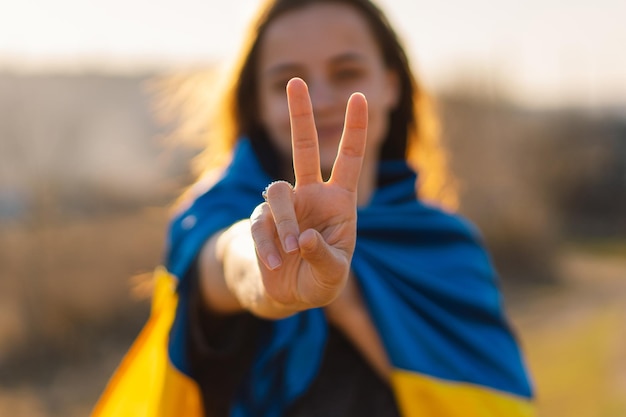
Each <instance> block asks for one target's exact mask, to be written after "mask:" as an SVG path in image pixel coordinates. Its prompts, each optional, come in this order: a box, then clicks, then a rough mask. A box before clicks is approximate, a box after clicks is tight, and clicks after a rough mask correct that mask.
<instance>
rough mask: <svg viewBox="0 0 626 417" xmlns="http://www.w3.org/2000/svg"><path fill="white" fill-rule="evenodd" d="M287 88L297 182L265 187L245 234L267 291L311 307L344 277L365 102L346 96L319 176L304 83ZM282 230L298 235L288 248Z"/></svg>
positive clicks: (326, 299) (331, 295) (352, 234)
mask: <svg viewBox="0 0 626 417" xmlns="http://www.w3.org/2000/svg"><path fill="white" fill-rule="evenodd" d="M287 95H288V100H289V111H290V118H291V125H292V144H293V159H294V171H295V178H296V186H295V189H294V190H293V191H292V190H291V188H290V187H289V186H288V185H287V183H284V182H278V183H273V184H271V185H270V186H269V187H268V189H267V203H265V204H264V205H262V206H260V209H258V210H257V213H258V215H257V216H256V217H255V216H253V222H252V234H253V238H254V240H255V244H256V247H257V253H258V256H259V259H260V261H261V262H260V263H259V265H260V269H261V273H262V276H263V284H264V287H265V289H266V292H267V294H268V295H269V296H270V297H271V298H272V299H274V300H275V301H277V302H279V303H281V304H285V305H290V306H293V307H296V308H311V307H317V306H323V305H326V304H328V303H330V302H331V301H332V300H333V299H335V298H336V296H337V295H338V294H339V292H340V291H341V289H342V288H343V286H344V285H345V282H346V280H347V277H348V273H349V269H350V261H351V259H352V253H353V251H354V245H355V241H356V201H357V199H356V189H357V184H358V178H359V173H360V169H361V164H362V160H363V155H364V152H365V138H366V127H367V104H366V101H365V99H364V97H363V96H362V95H359V94H357V95H353V96H352V97H351V99H350V100H349V103H348V108H347V111H346V122H345V127H344V133H343V136H342V140H341V143H340V145H339V152H338V156H337V160H336V161H335V164H334V166H333V171H332V174H331V177H330V179H329V180H328V181H327V182H324V181H323V180H322V176H321V172H320V161H319V151H318V147H317V133H316V129H315V122H314V120H313V112H312V108H311V103H310V99H309V95H308V91H307V88H306V84H304V82H303V81H302V80H299V79H294V80H292V81H291V82H290V83H289V85H288V88H287ZM289 236H292V237H293V238H295V240H297V246H296V247H295V248H293V244H292V247H290V246H289V245H288V243H287V242H288V240H289ZM293 238H292V241H293V240H294V239H293ZM287 249H292V250H289V251H287ZM293 249H295V250H293ZM272 253H273V254H274V255H277V256H278V257H279V258H280V260H281V264H280V266H276V264H275V262H274V264H273V265H272V262H271V261H268V259H269V257H270V256H271V254H272ZM271 266H274V268H271Z"/></svg>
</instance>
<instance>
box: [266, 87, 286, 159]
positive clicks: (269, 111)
mask: <svg viewBox="0 0 626 417" xmlns="http://www.w3.org/2000/svg"><path fill="white" fill-rule="evenodd" d="M259 104H260V111H261V123H262V124H263V127H264V128H265V130H266V131H267V133H268V134H269V139H270V140H271V141H272V143H273V144H274V146H276V147H277V148H278V150H279V151H280V152H281V153H282V154H283V156H286V157H290V155H291V130H290V125H289V109H288V107H287V100H286V99H284V98H279V97H274V98H272V97H267V96H265V97H264V96H262V97H261V100H259Z"/></svg>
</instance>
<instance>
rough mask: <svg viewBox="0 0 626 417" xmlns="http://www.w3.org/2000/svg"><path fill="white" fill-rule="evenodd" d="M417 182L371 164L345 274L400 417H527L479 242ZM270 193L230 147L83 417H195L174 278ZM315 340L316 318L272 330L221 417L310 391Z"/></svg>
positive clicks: (186, 217) (269, 408) (246, 153)
mask: <svg viewBox="0 0 626 417" xmlns="http://www.w3.org/2000/svg"><path fill="white" fill-rule="evenodd" d="M415 180H416V177H415V174H414V173H413V172H412V171H411V170H410V169H409V168H408V167H407V165H406V164H405V163H404V162H403V161H394V162H385V163H383V164H382V166H381V169H380V181H379V182H380V186H379V188H378V189H377V191H376V193H375V194H374V197H373V199H372V201H371V202H370V204H369V205H368V206H367V207H363V208H360V209H359V212H358V225H357V245H356V248H355V252H354V256H353V261H352V270H353V272H354V275H355V276H356V278H357V280H358V285H359V287H360V289H361V292H362V294H363V297H364V299H365V302H366V305H367V307H368V310H369V313H370V316H371V317H372V320H373V321H374V324H375V326H376V327H377V329H378V332H379V334H380V336H381V338H382V341H383V344H384V346H385V349H386V351H387V354H388V357H389V358H390V360H391V363H392V365H393V368H394V370H393V372H392V377H391V384H392V388H393V390H394V392H395V394H396V398H397V401H398V404H399V408H400V410H401V413H402V415H403V416H438V417H457V416H458V417H460V416H463V417H478V416H480V417H487V416H507V417H522V416H532V415H533V414H534V412H533V406H532V390H531V386H530V383H529V379H528V376H527V372H526V369H525V366H524V363H523V360H522V355H521V353H520V349H519V346H518V344H517V342H516V340H515V338H514V336H513V333H512V332H511V330H510V328H509V326H508V324H507V321H506V319H505V317H504V314H503V309H502V304H501V303H502V301H501V296H500V292H499V290H498V288H497V276H496V273H495V271H494V269H493V267H492V264H491V261H490V259H489V257H488V255H487V253H486V251H485V250H484V247H483V244H482V242H481V239H480V236H479V235H478V233H477V231H476V230H475V229H474V228H473V226H471V225H470V224H469V223H468V222H466V221H465V220H463V219H462V218H460V217H459V216H456V215H452V214H450V213H446V212H444V211H441V210H440V209H438V208H435V207H431V206H428V205H425V204H423V203H422V202H420V201H419V200H417V199H416V196H415V192H414V189H415V187H414V185H415ZM270 181H271V179H270V178H269V177H267V174H265V172H264V171H263V170H262V169H261V167H260V165H259V163H258V161H257V160H256V158H255V155H254V153H253V151H252V148H251V145H250V144H249V142H248V141H246V140H242V141H241V142H240V143H239V145H238V147H237V149H236V152H235V155H234V158H233V161H232V163H231V165H230V167H229V169H228V170H227V171H226V172H225V174H224V176H223V177H222V179H221V180H219V181H218V182H217V183H215V184H214V185H213V186H211V187H210V188H209V189H208V190H207V191H205V192H202V193H200V194H199V196H198V197H197V198H195V199H194V201H193V203H192V204H190V205H189V207H188V208H187V209H186V210H185V211H184V212H183V213H181V214H180V215H178V216H177V218H176V219H174V221H173V222H172V224H171V229H170V235H169V245H168V257H167V262H166V266H167V270H165V269H159V270H157V273H156V276H157V285H156V291H155V295H154V300H153V310H152V314H151V317H150V319H149V321H148V323H147V325H146V327H145V328H144V330H143V331H142V333H141V334H140V336H139V337H138V339H137V341H136V342H135V344H134V345H133V347H132V348H131V350H130V352H129V353H128V355H127V357H126V358H125V359H124V361H123V362H122V364H121V366H120V368H119V370H118V371H117V373H116V374H115V375H114V377H113V378H112V380H111V382H110V383H109V386H108V387H107V389H106V390H105V393H104V394H103V396H102V398H101V400H100V402H99V403H98V404H97V405H96V408H95V410H94V414H93V415H94V416H95V417H111V416H120V417H124V416H146V417H148V416H149V417H153V416H168V417H170V416H202V415H203V411H202V404H201V399H200V394H199V389H198V387H197V385H196V383H195V381H194V380H193V379H192V378H191V377H189V375H190V374H191V372H190V369H189V364H188V362H187V358H186V357H185V355H184V352H185V351H186V347H185V343H186V337H185V335H186V331H187V309H188V298H189V294H188V293H189V283H188V282H186V280H185V278H184V277H185V275H186V273H187V271H188V269H189V267H190V265H191V263H192V262H193V261H194V259H195V258H196V256H197V253H198V251H199V249H200V247H201V246H202V244H203V242H204V241H205V240H206V239H207V238H208V237H209V236H211V235H212V234H213V233H215V232H217V231H218V230H221V229H222V228H224V227H227V226H228V225H230V224H232V223H234V222H235V221H237V220H239V219H241V218H246V217H248V216H249V214H250V213H251V211H252V209H253V208H254V207H255V206H256V205H257V204H259V203H260V201H261V200H260V193H259V190H262V189H263V188H264V187H265V185H266V184H267V183H269V182H270ZM168 271H169V272H168ZM179 278H182V279H179ZM326 334H327V323H326V321H325V317H324V315H323V312H322V311H321V310H319V309H314V310H309V311H306V312H302V313H299V314H296V315H294V316H292V317H289V318H287V319H283V320H277V321H274V322H271V325H270V326H267V334H266V335H264V337H263V338H262V339H263V340H264V342H263V344H262V345H261V346H260V347H259V349H258V352H257V355H256V359H255V362H254V364H253V367H252V369H251V371H250V373H249V376H248V377H247V379H246V380H245V381H243V383H242V386H241V387H240V390H239V391H238V396H237V400H236V401H235V403H234V404H233V406H232V409H231V416H233V417H248V416H250V417H251V416H255V417H256V416H259V417H274V416H275V417H279V416H281V415H283V414H284V413H285V410H287V408H288V407H289V406H290V405H291V404H292V403H293V401H294V400H295V399H296V398H298V397H299V396H300V395H302V393H304V392H305V391H306V389H307V388H308V387H309V385H310V384H311V382H312V380H313V379H314V378H315V375H316V372H317V370H318V368H319V365H320V363H321V358H322V353H323V349H324V344H325V341H326Z"/></svg>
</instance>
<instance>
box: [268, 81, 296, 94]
mask: <svg viewBox="0 0 626 417" xmlns="http://www.w3.org/2000/svg"><path fill="white" fill-rule="evenodd" d="M290 79H291V77H284V78H278V79H275V80H273V81H272V82H271V83H270V88H271V90H272V91H274V92H276V93H284V92H285V88H287V83H288V82H289V80H290Z"/></svg>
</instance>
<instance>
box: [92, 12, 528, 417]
mask: <svg viewBox="0 0 626 417" xmlns="http://www.w3.org/2000/svg"><path fill="white" fill-rule="evenodd" d="M233 80H234V81H233V83H232V88H231V90H230V91H229V92H227V94H226V95H225V99H224V105H223V107H222V109H223V111H224V114H223V115H222V119H221V123H222V126H223V127H224V129H222V130H216V132H219V134H220V137H219V139H218V140H217V141H214V142H213V146H212V147H210V148H209V150H210V151H211V152H212V156H213V157H214V158H215V159H214V160H223V159H224V158H220V156H223V155H229V156H230V155H232V157H231V159H230V161H229V163H228V165H227V166H226V168H225V169H224V170H223V172H222V174H221V175H220V176H219V177H218V179H217V180H215V179H214V180H209V179H208V178H216V176H215V175H211V176H208V175H207V176H205V177H204V178H205V179H204V180H201V181H199V182H198V183H197V184H196V185H195V186H194V187H193V188H192V190H191V192H190V193H189V194H188V196H187V198H186V204H185V205H184V207H182V208H181V209H180V212H179V214H178V215H177V216H176V218H175V219H174V220H173V221H172V226H171V229H170V236H169V247H168V257H167V262H166V267H167V270H168V272H169V273H168V274H165V276H173V277H174V278H175V279H176V296H177V299H174V298H172V297H171V294H170V295H168V290H167V289H163V288H157V293H156V294H155V308H154V309H153V317H152V318H151V322H150V323H149V325H148V326H147V329H148V330H146V331H145V332H144V333H143V334H142V336H140V340H139V342H138V346H139V347H135V348H133V350H131V353H130V354H129V356H128V358H127V359H126V361H125V363H124V364H123V366H122V371H121V372H120V373H119V374H118V376H117V377H116V379H114V381H113V383H112V384H111V385H110V388H109V390H108V391H107V393H105V396H104V399H103V400H102V401H101V403H100V404H99V406H98V407H97V409H96V413H95V414H96V415H123V414H122V411H121V410H122V409H124V410H127V409H128V403H129V400H131V399H132V398H136V401H135V403H134V405H133V406H134V407H143V409H146V407H147V408H148V409H150V407H152V408H151V409H150V410H151V411H145V414H144V415H207V416H218V415H219V416H221V415H232V416H318V415H319V416H327V415H338V416H339V415H341V416H350V415H368V416H378V415H380V416H393V415H403V416H409V415H436V416H457V415H464V416H465V415H476V416H482V415H507V416H518V415H531V414H532V407H531V405H530V398H531V389H530V386H529V383H528V380H527V377H526V373H525V370H524V367H523V364H522V361H521V358H520V355H519V351H518V348H517V345H516V343H515V341H514V339H513V337H512V336H511V333H510V331H509V330H508V327H507V325H506V321H505V320H504V317H503V315H502V309H501V306H500V297H499V293H498V290H497V287H496V283H495V273H494V271H493V268H492V267H491V265H490V262H489V258H488V256H487V255H486V253H485V251H484V249H483V248H482V246H481V243H480V240H479V238H478V237H477V235H476V232H475V231H474V230H473V228H472V227H471V226H469V225H468V224H467V223H466V222H465V221H463V220H462V219H460V218H458V217H457V216H454V215H452V214H449V213H446V212H445V211H442V210H441V209H438V208H435V207H433V206H430V205H426V204H424V203H423V202H422V201H423V199H424V198H428V199H436V198H437V197H439V201H440V202H445V201H447V200H446V199H448V201H449V196H450V195H449V194H448V195H447V196H446V190H445V189H444V187H443V186H442V184H443V183H444V182H443V181H442V179H443V178H445V175H443V174H444V173H445V167H444V166H443V159H442V157H441V153H440V152H439V149H438V148H437V146H436V142H434V141H433V139H432V136H429V132H428V131H429V128H430V127H432V121H431V120H430V117H431V116H430V115H429V114H428V113H427V110H428V107H427V100H426V98H425V96H424V93H423V92H422V91H421V90H420V88H419V86H418V85H417V83H416V82H415V80H414V78H413V77H412V75H411V72H410V68H409V65H408V61H407V59H406V56H405V54H404V52H403V50H402V48H401V46H400V45H399V43H398V41H397V39H396V36H395V35H394V33H393V31H392V30H391V28H390V27H389V25H388V24H387V22H386V20H385V18H384V17H383V15H382V14H381V13H380V11H379V10H378V9H377V8H376V7H375V6H374V5H372V4H371V3H370V2H369V1H367V0H273V1H270V2H268V3H267V4H266V5H265V6H264V8H263V10H262V12H261V14H260V15H259V18H258V20H257V24H256V25H255V26H253V30H252V32H251V35H250V37H249V43H248V45H247V47H246V48H244V51H243V53H242V58H241V60H240V61H239V65H238V67H237V70H236V71H234V72H233ZM285 88H286V94H285ZM355 92H358V93H355ZM346 103H347V105H346ZM344 115H345V118H344ZM229 121H232V123H229ZM229 129H230V130H229ZM216 144H220V145H221V147H220V146H219V145H218V146H216ZM407 161H408V162H411V163H413V165H414V166H416V168H417V169H419V173H420V178H421V179H420V185H419V187H418V191H419V194H420V198H419V199H418V198H416V195H415V184H416V176H415V174H414V173H413V171H412V170H411V169H410V168H409V165H408V164H407ZM211 172H212V173H213V174H215V169H213V170H211ZM291 183H293V184H295V186H293V187H292V186H291V185H290V184H291ZM263 188H265V191H264V192H263V196H262V197H261V190H263ZM264 200H265V201H264ZM357 213H358V216H357ZM357 218H358V220H357ZM357 236H358V238H357ZM167 279H168V278H163V280H162V282H165V281H167ZM163 294H165V295H163ZM174 310H175V314H174V313H173V311H174ZM159 337H163V338H165V337H167V339H168V341H167V345H168V349H167V355H166V354H165V353H164V351H163V344H165V343H166V342H165V341H164V340H160V339H159ZM136 346H137V345H136ZM151 349H153V350H151ZM159 349H161V351H159ZM148 351H149V352H152V357H153V358H154V357H159V355H160V359H156V360H155V359H152V360H149V359H146V358H148V357H150V354H149V353H146V352H148ZM159 360H160V361H161V362H163V363H166V364H167V363H170V365H163V366H162V367H160V368H159V367H158V366H156V365H155V364H156V363H160V362H159ZM142 363H143V364H145V365H146V366H147V368H148V370H145V369H144V368H143V367H142V366H140V365H137V364H142ZM155 369H157V371H155ZM146 372H150V376H148V375H147V374H146ZM134 378H137V379H144V380H148V379H149V380H154V381H155V382H154V385H153V386H145V385H144V386H141V387H140V388H138V387H137V386H136V385H135V384H133V383H132V381H134ZM129 381H130V382H129ZM128 390H132V391H133V395H129V394H128ZM138 391H142V392H138ZM124 392H126V395H124V394H116V393H124ZM131 402H132V401H131ZM133 410H134V411H132V413H134V415H137V413H138V411H137V410H138V408H134V409H133Z"/></svg>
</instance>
